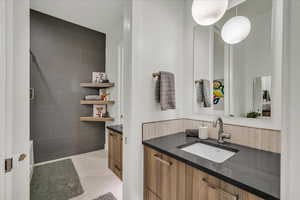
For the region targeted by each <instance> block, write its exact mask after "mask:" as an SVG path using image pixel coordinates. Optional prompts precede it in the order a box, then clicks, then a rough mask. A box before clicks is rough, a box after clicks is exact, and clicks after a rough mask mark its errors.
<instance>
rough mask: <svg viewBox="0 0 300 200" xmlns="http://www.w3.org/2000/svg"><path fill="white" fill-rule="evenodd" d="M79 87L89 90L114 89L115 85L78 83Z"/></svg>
mask: <svg viewBox="0 0 300 200" xmlns="http://www.w3.org/2000/svg"><path fill="white" fill-rule="evenodd" d="M80 86H81V87H89V88H110V87H114V86H115V83H80Z"/></svg>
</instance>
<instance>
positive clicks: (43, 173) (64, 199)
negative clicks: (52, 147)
mask: <svg viewBox="0 0 300 200" xmlns="http://www.w3.org/2000/svg"><path fill="white" fill-rule="evenodd" d="M83 192H84V191H83V189H82V186H81V183H80V180H79V177H78V174H77V172H76V169H75V167H74V165H73V162H72V160H71V159H67V160H62V161H57V162H53V163H49V164H45V165H40V166H36V167H34V171H33V177H32V181H31V184H30V199H31V200H68V199H70V198H73V197H76V196H78V195H81V194H82V193H83Z"/></svg>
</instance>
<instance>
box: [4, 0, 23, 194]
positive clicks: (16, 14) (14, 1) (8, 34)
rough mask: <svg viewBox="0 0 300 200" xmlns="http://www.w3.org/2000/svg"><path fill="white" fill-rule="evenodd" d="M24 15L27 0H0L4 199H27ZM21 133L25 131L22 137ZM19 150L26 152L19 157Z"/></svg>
mask: <svg viewBox="0 0 300 200" xmlns="http://www.w3.org/2000/svg"><path fill="white" fill-rule="evenodd" d="M26 17H29V0H24V1H22V2H19V1H18V0H0V94H1V95H0V199H6V200H15V199H20V197H21V198H22V199H24V200H28V199H29V138H28V137H27V136H29V115H28V114H29V112H28V111H29V109H28V108H29V88H28V89H27V86H29V81H28V80H29V73H28V72H29V37H27V36H29V21H28V18H26ZM20 19H21V20H20ZM27 48H28V50H27ZM27 54H28V57H27ZM15 80H19V81H15ZM27 99H28V103H27ZM24 105H25V106H24ZM27 106H28V107H27ZM15 122H18V125H17V126H15V124H14V123H15ZM20 133H24V134H23V135H22V137H19V136H20V135H19V134H20ZM25 138H26V139H25ZM27 138H28V141H27ZM21 153H25V155H27V156H26V157H25V159H24V160H20V161H19V160H18V158H19V156H20V155H21ZM6 158H13V170H12V171H11V172H9V173H5V170H4V162H5V159H6ZM27 174H28V176H27Z"/></svg>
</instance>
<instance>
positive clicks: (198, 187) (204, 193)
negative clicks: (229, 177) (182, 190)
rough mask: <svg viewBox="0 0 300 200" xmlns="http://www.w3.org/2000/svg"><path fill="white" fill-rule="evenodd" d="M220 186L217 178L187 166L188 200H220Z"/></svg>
mask: <svg viewBox="0 0 300 200" xmlns="http://www.w3.org/2000/svg"><path fill="white" fill-rule="evenodd" d="M219 185H220V181H219V180H218V179H217V178H215V177H212V176H209V175H208V174H206V173H204V172H202V171H200V170H198V169H195V168H193V167H190V166H186V198H185V199H186V200H219V191H218V187H219Z"/></svg>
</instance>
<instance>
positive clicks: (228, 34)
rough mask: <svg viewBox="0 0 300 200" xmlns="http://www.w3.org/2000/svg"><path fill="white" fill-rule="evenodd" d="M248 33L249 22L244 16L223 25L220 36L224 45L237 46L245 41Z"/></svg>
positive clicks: (236, 17) (249, 29)
mask: <svg viewBox="0 0 300 200" xmlns="http://www.w3.org/2000/svg"><path fill="white" fill-rule="evenodd" d="M250 31H251V22H250V20H249V19H248V18H247V17H244V16H235V17H233V18H231V19H230V20H228V21H227V22H226V23H225V24H224V26H223V28H222V31H221V36H222V39H223V40H224V41H225V42H226V43H228V44H237V43H239V42H242V41H243V40H244V39H246V38H247V37H248V35H249V33H250Z"/></svg>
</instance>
